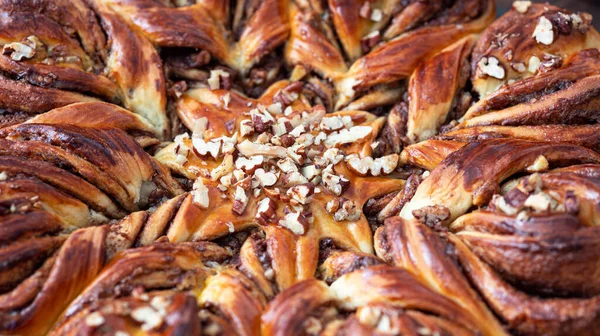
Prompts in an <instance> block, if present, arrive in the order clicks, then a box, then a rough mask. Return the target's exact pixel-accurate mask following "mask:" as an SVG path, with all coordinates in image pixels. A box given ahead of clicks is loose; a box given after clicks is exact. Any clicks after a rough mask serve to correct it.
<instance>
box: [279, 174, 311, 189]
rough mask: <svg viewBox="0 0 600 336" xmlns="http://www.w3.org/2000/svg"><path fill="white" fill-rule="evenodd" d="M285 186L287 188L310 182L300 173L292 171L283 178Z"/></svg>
mask: <svg viewBox="0 0 600 336" xmlns="http://www.w3.org/2000/svg"><path fill="white" fill-rule="evenodd" d="M282 182H283V184H284V185H285V186H293V185H296V184H303V183H307V182H308V180H307V179H306V177H304V176H303V175H302V174H301V173H300V172H298V171H292V172H290V173H287V174H285V175H284V176H283V181H282Z"/></svg>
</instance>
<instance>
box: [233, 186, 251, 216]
mask: <svg viewBox="0 0 600 336" xmlns="http://www.w3.org/2000/svg"><path fill="white" fill-rule="evenodd" d="M247 205H248V195H246V191H245V190H244V189H243V188H242V187H240V186H237V187H236V189H235V193H234V195H233V206H232V208H231V211H232V212H233V213H234V214H236V215H238V216H241V215H242V214H243V213H244V210H246V206H247Z"/></svg>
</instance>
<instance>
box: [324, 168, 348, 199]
mask: <svg viewBox="0 0 600 336" xmlns="http://www.w3.org/2000/svg"><path fill="white" fill-rule="evenodd" d="M322 178H323V184H324V185H325V187H326V188H327V189H328V190H329V191H331V192H332V193H334V194H335V195H337V196H340V195H341V194H343V193H344V191H346V189H348V187H350V181H349V180H348V179H346V178H345V177H344V176H337V175H334V174H332V173H330V172H328V171H325V172H323V175H322Z"/></svg>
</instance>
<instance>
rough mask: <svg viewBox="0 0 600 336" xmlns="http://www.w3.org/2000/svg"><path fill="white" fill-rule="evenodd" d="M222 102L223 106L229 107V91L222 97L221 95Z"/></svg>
mask: <svg viewBox="0 0 600 336" xmlns="http://www.w3.org/2000/svg"><path fill="white" fill-rule="evenodd" d="M221 100H222V101H223V104H225V108H229V103H230V102H231V93H229V92H227V93H226V94H225V95H223V97H221Z"/></svg>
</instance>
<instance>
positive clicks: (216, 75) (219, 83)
mask: <svg viewBox="0 0 600 336" xmlns="http://www.w3.org/2000/svg"><path fill="white" fill-rule="evenodd" d="M228 82H229V83H230V82H231V80H230V78H229V73H228V72H226V71H223V70H219V69H217V70H211V71H210V78H208V86H209V87H210V89H211V90H219V89H224V90H228V88H227V86H228V85H227V83H228ZM229 86H230V85H229Z"/></svg>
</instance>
